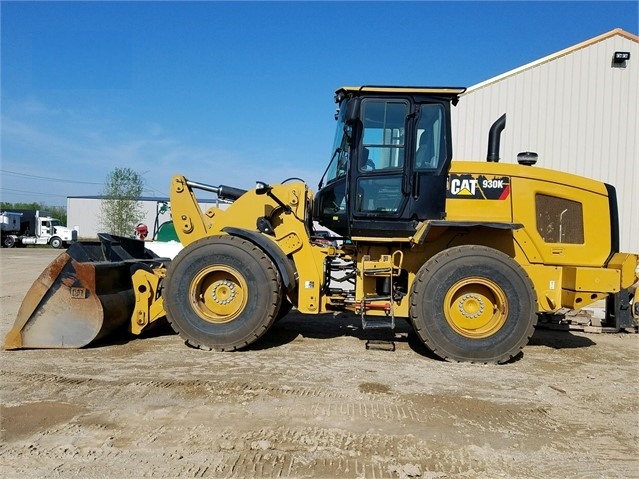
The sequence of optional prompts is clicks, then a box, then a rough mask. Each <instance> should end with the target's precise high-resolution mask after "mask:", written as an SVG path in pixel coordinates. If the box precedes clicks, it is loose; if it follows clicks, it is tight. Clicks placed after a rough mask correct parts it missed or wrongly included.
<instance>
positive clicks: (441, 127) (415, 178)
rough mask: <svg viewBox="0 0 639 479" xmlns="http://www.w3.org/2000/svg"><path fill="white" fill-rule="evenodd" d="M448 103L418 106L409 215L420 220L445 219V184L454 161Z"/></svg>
mask: <svg viewBox="0 0 639 479" xmlns="http://www.w3.org/2000/svg"><path fill="white" fill-rule="evenodd" d="M448 113H449V106H448V103H443V102H442V103H424V104H421V105H418V108H417V112H416V117H415V120H414V125H415V127H414V130H413V138H414V141H413V142H412V145H413V146H412V148H411V150H412V151H411V154H410V155H409V158H410V163H411V165H410V168H409V169H408V170H409V175H410V202H409V205H408V207H407V214H408V215H409V216H411V217H414V218H417V219H419V220H425V219H444V217H445V211H446V181H447V177H448V170H449V169H450V162H451V158H452V147H451V141H450V122H449V114H448Z"/></svg>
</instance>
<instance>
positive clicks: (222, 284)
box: [211, 279, 237, 305]
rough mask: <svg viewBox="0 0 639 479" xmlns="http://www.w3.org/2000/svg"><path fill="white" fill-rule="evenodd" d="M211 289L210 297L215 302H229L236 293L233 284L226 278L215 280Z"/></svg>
mask: <svg viewBox="0 0 639 479" xmlns="http://www.w3.org/2000/svg"><path fill="white" fill-rule="evenodd" d="M211 289H212V290H213V291H211V297H212V298H213V301H215V302H216V303H217V304H222V305H225V304H230V303H231V302H233V299H234V298H235V296H236V295H237V291H236V289H235V285H234V284H233V283H231V282H230V281H229V280H228V279H223V280H221V281H216V282H215V283H214V284H213V285H212V286H211Z"/></svg>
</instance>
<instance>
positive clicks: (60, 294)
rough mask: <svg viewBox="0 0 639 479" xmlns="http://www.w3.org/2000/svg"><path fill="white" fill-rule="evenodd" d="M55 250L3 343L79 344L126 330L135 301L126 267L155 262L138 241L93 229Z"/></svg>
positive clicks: (6, 345) (22, 345) (23, 345)
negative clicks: (90, 237) (90, 238)
mask: <svg viewBox="0 0 639 479" xmlns="http://www.w3.org/2000/svg"><path fill="white" fill-rule="evenodd" d="M98 236H99V237H100V240H101V241H100V242H97V241H95V242H79V243H74V244H72V245H71V246H70V247H69V249H68V250H67V251H66V252H64V253H62V254H61V255H60V256H58V257H57V258H56V259H55V260H53V262H52V263H51V264H50V265H49V266H48V267H47V268H46V269H45V270H44V271H43V272H42V274H41V275H40V277H39V278H38V279H37V280H36V281H35V282H34V283H33V285H32V286H31V288H30V289H29V291H28V292H27V295H26V296H25V298H24V300H23V301H22V305H21V306H20V309H19V311H18V316H17V318H16V320H15V323H14V325H13V328H12V329H11V331H9V333H8V334H7V336H6V338H5V343H4V348H5V349H19V348H81V347H83V346H86V345H88V344H89V343H91V342H93V341H97V340H100V339H102V338H104V337H106V336H108V335H110V334H111V333H112V332H114V331H116V330H122V331H126V327H125V325H126V324H127V323H129V322H130V320H131V314H132V312H133V308H134V304H135V296H134V294H133V286H132V282H131V268H132V267H134V266H135V265H138V264H140V262H142V263H158V262H160V261H163V260H160V259H159V258H157V257H155V258H154V256H155V255H154V254H153V253H151V252H150V251H148V250H146V249H145V248H144V243H143V242H142V241H138V240H134V239H130V238H122V237H117V236H111V235H106V234H100V235H98Z"/></svg>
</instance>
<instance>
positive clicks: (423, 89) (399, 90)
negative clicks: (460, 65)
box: [335, 85, 466, 98]
mask: <svg viewBox="0 0 639 479" xmlns="http://www.w3.org/2000/svg"><path fill="white" fill-rule="evenodd" d="M465 91H466V88H463V87H429V86H383V85H363V86H343V87H341V88H338V89H337V90H336V91H335V97H336V98H338V97H343V96H345V95H348V94H351V95H355V96H357V95H360V94H362V93H368V94H371V93H372V94H381V95H440V96H447V97H458V96H459V95H461V94H462V93H464V92H465Z"/></svg>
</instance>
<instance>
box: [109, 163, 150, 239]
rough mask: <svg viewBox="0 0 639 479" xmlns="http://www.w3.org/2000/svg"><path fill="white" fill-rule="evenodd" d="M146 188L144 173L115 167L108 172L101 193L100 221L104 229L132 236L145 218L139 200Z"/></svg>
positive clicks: (115, 233) (112, 232)
mask: <svg viewBox="0 0 639 479" xmlns="http://www.w3.org/2000/svg"><path fill="white" fill-rule="evenodd" d="M143 189H144V180H143V179H142V175H140V174H139V173H138V172H136V171H134V170H132V169H131V168H115V169H114V170H113V171H112V172H111V173H109V174H108V176H107V178H106V181H105V183H104V189H103V190H102V192H101V194H102V196H103V197H104V198H103V199H102V201H101V205H100V223H101V226H102V228H104V231H105V232H107V233H110V234H114V235H119V236H131V235H132V234H133V232H134V230H135V227H136V226H137V224H138V223H139V222H140V221H141V220H142V219H143V218H144V211H143V210H142V203H141V202H140V201H139V199H140V196H141V195H142V191H143Z"/></svg>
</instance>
